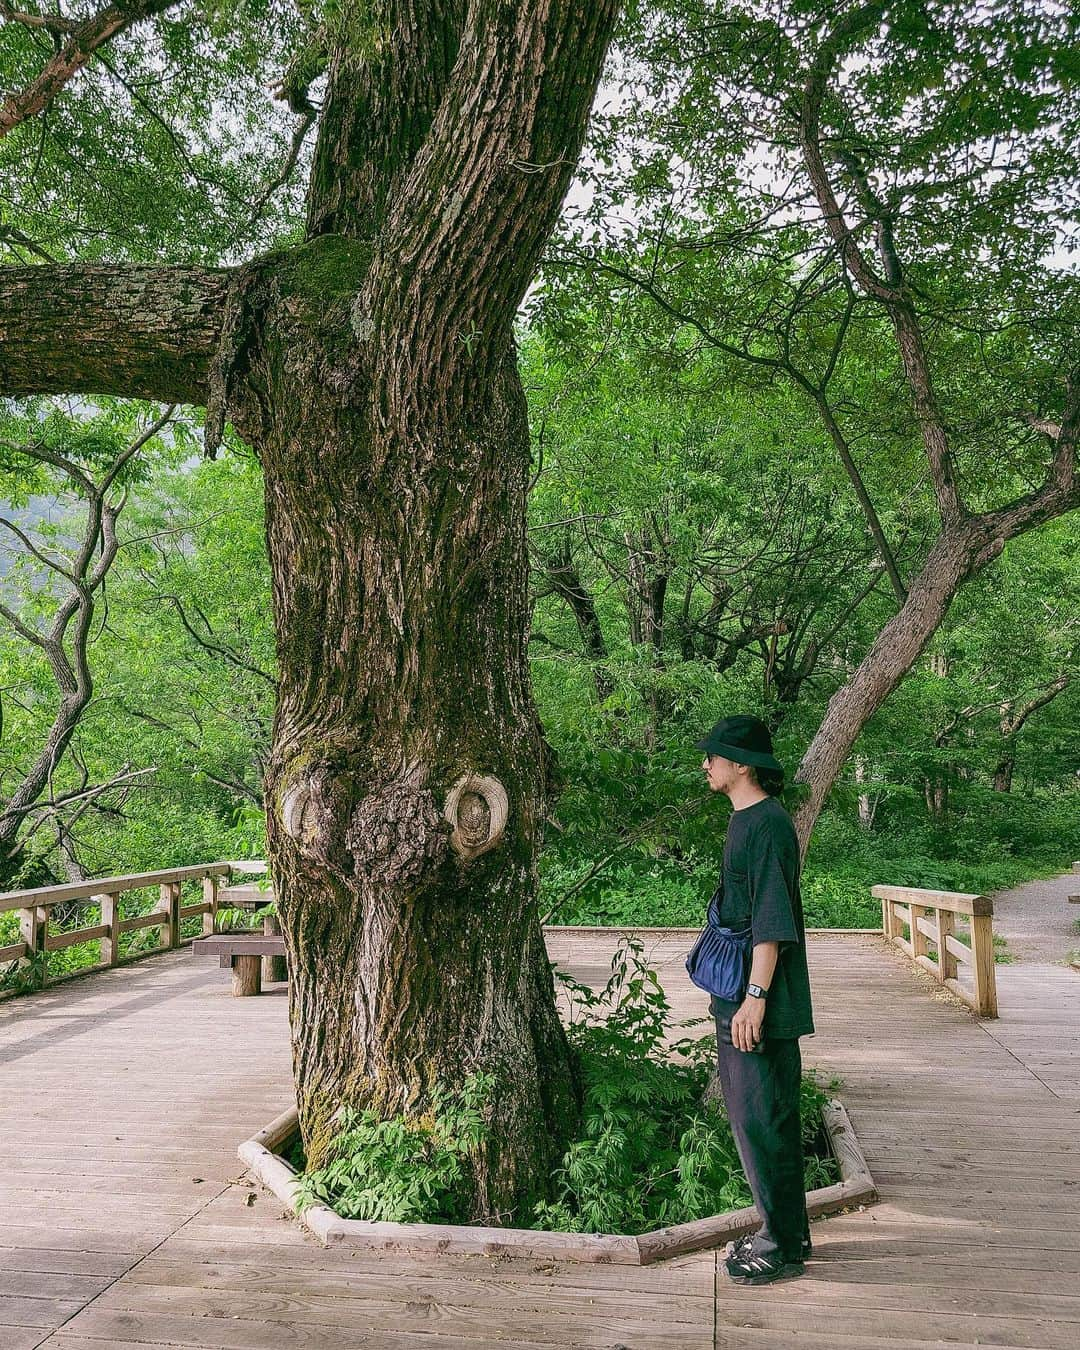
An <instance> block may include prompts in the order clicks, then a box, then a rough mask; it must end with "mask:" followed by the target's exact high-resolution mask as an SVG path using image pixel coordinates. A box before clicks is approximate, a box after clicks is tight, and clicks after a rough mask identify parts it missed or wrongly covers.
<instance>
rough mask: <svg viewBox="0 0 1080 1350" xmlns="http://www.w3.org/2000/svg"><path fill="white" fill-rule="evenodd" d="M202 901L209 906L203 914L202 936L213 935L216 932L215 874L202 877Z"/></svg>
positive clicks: (216, 881)
mask: <svg viewBox="0 0 1080 1350" xmlns="http://www.w3.org/2000/svg"><path fill="white" fill-rule="evenodd" d="M202 892H203V901H204V903H205V904H208V905H209V906H210V908H209V909H208V910H207V911H206V913H205V914H204V915H203V936H204V937H213V935H214V934H215V933H216V932H217V907H218V879H217V877H216V876H207V877H203V883H202Z"/></svg>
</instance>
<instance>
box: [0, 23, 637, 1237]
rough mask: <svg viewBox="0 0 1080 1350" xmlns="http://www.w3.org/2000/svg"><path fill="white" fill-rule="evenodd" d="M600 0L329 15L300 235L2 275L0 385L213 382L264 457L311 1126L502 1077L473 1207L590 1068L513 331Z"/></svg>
mask: <svg viewBox="0 0 1080 1350" xmlns="http://www.w3.org/2000/svg"><path fill="white" fill-rule="evenodd" d="M616 10H617V3H616V0H592V2H591V3H585V2H584V0H544V3H540V4H525V3H523V0H516V2H515V0H472V3H470V4H468V5H466V4H465V3H464V0H458V2H456V3H455V0H445V3H440V0H375V3H373V4H371V5H366V6H363V7H348V6H345V7H342V9H341V10H340V12H339V14H338V17H337V19H336V21H335V24H334V26H333V31H332V32H329V33H328V36H329V37H330V38H331V44H330V45H331V49H332V50H331V54H330V60H329V66H328V70H329V81H328V90H327V96H326V103H325V106H324V112H323V116H322V118H321V125H320V135H319V140H318V144H317V147H316V155H315V166H314V172H313V176H312V181H311V185H310V190H309V210H308V222H309V228H308V233H309V239H308V242H307V243H306V244H304V245H303V246H300V247H298V248H294V249H290V250H284V251H282V252H279V253H276V254H272V255H268V256H267V257H264V258H261V259H257V260H255V261H253V262H252V263H250V264H248V265H245V266H244V267H242V268H239V269H237V270H236V271H234V272H232V273H226V272H213V271H206V270H204V269H194V268H188V269H152V268H149V269H146V268H92V267H72V268H42V269H19V270H17V271H16V270H12V271H7V272H5V273H4V275H3V276H2V277H0V337H3V338H4V339H5V349H4V356H3V361H2V364H0V392H4V393H9V394H22V393H31V392H52V391H59V390H65V391H73V392H86V393H116V394H126V395H135V396H143V397H155V398H156V397H164V396H168V397H169V398H171V399H178V400H179V399H184V400H190V401H196V402H206V404H207V437H208V442H209V444H210V445H211V446H213V444H214V443H215V441H216V440H217V438H218V437H219V436H220V431H221V426H222V422H223V420H224V418H225V417H229V418H230V419H231V420H232V421H233V423H234V425H235V426H236V427H237V429H238V431H239V432H240V433H241V435H243V436H244V437H245V438H247V439H248V440H249V441H250V442H251V443H252V444H253V445H254V446H255V447H256V448H257V449H258V451H259V453H260V456H261V458H262V461H263V466H264V470H265V480H266V496H267V539H268V545H269V551H270V560H271V568H272V578H273V597H274V608H275V623H276V632H277V644H278V660H279V669H280V684H279V698H278V707H277V714H276V720H275V729H274V744H273V750H272V755H271V760H270V764H269V767H268V774H267V817H268V852H269V857H270V860H271V865H272V868H273V872H274V876H275V881H276V885H277V889H278V895H279V899H280V908H281V918H282V928H283V931H284V934H285V939H286V943H287V946H288V950H289V952H290V956H291V963H292V975H293V979H292V984H291V989H290V999H291V1024H292V1028H293V1044H294V1066H295V1076H296V1086H297V1096H298V1104H299V1107H300V1112H301V1127H302V1130H303V1133H304V1138H305V1142H306V1144H307V1148H308V1153H309V1157H310V1159H311V1161H312V1162H313V1163H315V1164H318V1162H319V1161H320V1160H321V1159H322V1158H323V1157H324V1156H325V1151H326V1145H327V1142H328V1137H329V1135H330V1132H331V1130H332V1126H333V1120H334V1116H335V1113H336V1112H337V1110H338V1108H339V1107H340V1106H342V1105H343V1104H344V1103H346V1102H352V1103H354V1104H361V1105H362V1104H369V1105H373V1106H375V1107H376V1108H378V1109H380V1110H383V1111H400V1110H402V1109H405V1110H408V1111H410V1112H414V1113H422V1112H423V1111H424V1110H426V1109H427V1107H429V1105H430V1100H431V1092H432V1089H433V1088H434V1086H435V1085H436V1084H440V1083H441V1084H444V1085H450V1086H453V1085H454V1084H458V1083H460V1082H461V1080H462V1078H463V1077H464V1076H465V1075H466V1074H468V1073H469V1072H470V1071H473V1070H477V1069H485V1070H487V1071H489V1072H491V1073H492V1074H493V1075H494V1077H495V1081H496V1088H495V1094H494V1100H493V1102H492V1104H491V1105H492V1110H493V1113H494V1121H493V1123H494V1127H495V1128H494V1142H493V1143H492V1145H491V1146H490V1148H488V1149H487V1150H486V1151H485V1152H484V1154H483V1156H482V1157H480V1158H479V1159H477V1160H476V1164H475V1173H476V1178H475V1179H476V1189H475V1211H476V1213H477V1215H481V1216H487V1217H489V1218H494V1219H507V1218H511V1217H514V1216H520V1215H521V1213H522V1211H523V1209H524V1208H525V1207H526V1206H527V1202H528V1201H529V1200H530V1198H531V1197H533V1196H534V1195H535V1194H536V1193H537V1192H539V1191H542V1190H544V1189H546V1185H547V1179H548V1176H549V1173H550V1166H551V1164H552V1162H554V1161H555V1160H556V1159H557V1158H558V1156H559V1155H560V1152H561V1150H562V1148H563V1146H564V1144H565V1141H566V1139H567V1136H568V1134H569V1132H570V1131H571V1130H572V1129H573V1127H574V1123H575V1117H576V1112H577V1107H578V1100H579V1094H578V1085H577V1082H576V1079H575V1073H574V1067H573V1065H572V1063H571V1060H570V1056H569V1052H568V1047H567V1044H566V1040H565V1036H564V1034H563V1031H562V1027H561V1025H560V1023H559V1020H558V1016H557V1013H556V1010H555V1003H554V997H553V985H552V976H551V971H550V967H549V965H548V962H547V956H546V951H545V948H544V944H543V937H542V934H541V931H540V926H539V922H538V919H537V912H536V900H535V892H536V868H535V861H536V851H537V847H538V843H539V832H540V823H541V821H542V818H543V811H544V805H545V792H546V786H547V783H548V781H549V779H550V777H551V769H552V766H551V764H550V761H549V758H548V756H547V754H546V750H545V746H544V743H543V739H542V736H541V733H540V729H539V724H538V719H537V715H536V710H535V707H534V705H533V702H532V698H531V692H530V687H529V682H528V667H527V663H526V640H527V631H528V609H527V595H528V589H527V554H526V544H525V500H526V488H527V481H528V469H529V446H528V429H527V422H526V416H525V400H524V394H523V391H522V388H521V385H520V381H519V378H518V374H517V369H516V361H515V353H514V347H513V339H512V322H513V318H514V314H515V312H516V309H517V307H518V305H519V303H520V301H521V299H522V297H523V295H524V293H525V290H526V288H527V286H528V283H529V281H530V280H531V277H532V275H533V272H534V271H535V267H536V263H537V261H538V258H539V254H540V251H541V249H542V247H543V245H544V243H545V242H546V239H547V237H548V235H549V234H550V231H551V229H552V227H553V225H554V223H555V220H556V218H557V215H558V210H559V207H560V205H561V202H562V198H563V196H564V194H565V191H566V188H567V186H568V183H569V180H570V175H571V173H572V170H573V167H574V164H575V163H576V161H577V157H578V155H579V153H580V149H581V143H582V140H583V138H584V132H585V125H586V119H587V115H588V110H589V106H590V104H591V101H592V97H593V94H594V92H595V89H596V85H597V81H598V79H599V75H600V68H601V65H602V62H603V58H604V53H605V50H606V47H607V43H608V40H609V37H610V33H611V29H612V26H613V23H614V17H615V12H616Z"/></svg>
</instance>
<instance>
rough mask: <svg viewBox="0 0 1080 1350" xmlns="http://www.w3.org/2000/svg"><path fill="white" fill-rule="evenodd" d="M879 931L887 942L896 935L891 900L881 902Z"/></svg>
mask: <svg viewBox="0 0 1080 1350" xmlns="http://www.w3.org/2000/svg"><path fill="white" fill-rule="evenodd" d="M881 931H882V932H883V933H884V934H885V937H886V938H887V939H888V941H889V942H891V941H892V940H893V938H894V937H895V936H896V923H895V916H894V914H893V907H892V901H891V900H882V902H881Z"/></svg>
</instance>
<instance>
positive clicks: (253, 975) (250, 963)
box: [232, 956, 262, 998]
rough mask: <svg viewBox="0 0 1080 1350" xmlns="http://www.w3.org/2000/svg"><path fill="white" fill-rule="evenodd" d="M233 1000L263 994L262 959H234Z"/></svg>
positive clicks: (238, 957) (250, 957)
mask: <svg viewBox="0 0 1080 1350" xmlns="http://www.w3.org/2000/svg"><path fill="white" fill-rule="evenodd" d="M232 991H233V998H247V997H248V996H249V995H251V994H260V993H262V958H261V957H259V956H234V957H233V959H232Z"/></svg>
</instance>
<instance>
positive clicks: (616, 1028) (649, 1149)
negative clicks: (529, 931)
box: [300, 939, 837, 1234]
mask: <svg viewBox="0 0 1080 1350" xmlns="http://www.w3.org/2000/svg"><path fill="white" fill-rule="evenodd" d="M556 975H557V978H558V979H559V980H560V982H561V984H562V986H563V989H564V991H565V993H566V996H567V999H568V1002H569V1007H570V1025H569V1029H568V1036H569V1040H570V1045H571V1050H572V1053H573V1054H574V1055H575V1056H576V1058H577V1061H578V1066H579V1069H580V1072H581V1077H582V1081H583V1083H584V1088H585V1099H584V1110H583V1114H582V1123H581V1130H580V1132H579V1135H578V1137H577V1138H576V1139H575V1140H573V1142H572V1143H571V1144H570V1146H569V1148H568V1149H567V1151H566V1153H565V1155H564V1156H563V1159H562V1162H561V1163H560V1165H559V1166H558V1167H557V1168H556V1170H555V1173H554V1175H553V1177H552V1179H551V1194H550V1196H549V1198H547V1199H545V1200H543V1201H541V1202H539V1203H538V1204H537V1205H536V1206H535V1209H534V1211H533V1213H532V1215H531V1216H529V1217H528V1219H527V1220H526V1223H525V1226H528V1227H534V1228H546V1229H555V1230H560V1231H563V1232H584V1233H595V1232H607V1233H629V1234H633V1233H642V1232H647V1231H649V1230H650V1229H654V1228H660V1227H664V1226H666V1225H669V1224H675V1223H684V1222H687V1221H689V1220H692V1219H698V1218H703V1217H705V1216H707V1215H709V1214H717V1213H722V1212H723V1211H724V1210H727V1209H737V1208H741V1207H743V1206H744V1205H748V1204H750V1203H751V1197H750V1191H749V1188H748V1186H747V1183H746V1179H745V1176H744V1175H743V1172H742V1167H741V1165H740V1163H739V1159H738V1154H737V1152H736V1148H735V1143H734V1139H733V1138H732V1134H731V1128H730V1125H729V1124H728V1120H727V1117H726V1114H725V1112H724V1110H723V1106H722V1105H721V1104H720V1103H719V1101H717V1100H715V1099H709V1100H706V1088H707V1086H708V1083H709V1078H710V1074H711V1069H712V1064H713V1058H714V1053H715V1042H714V1040H713V1038H712V1037H711V1036H698V1037H688V1036H684V1037H682V1038H681V1039H679V1040H676V1041H675V1042H674V1043H669V1040H670V1038H669V1033H670V1032H671V1031H672V1030H685V1029H688V1028H691V1027H693V1026H696V1025H700V1024H701V1022H702V1021H704V1020H705V1019H704V1018H696V1019H691V1020H689V1021H687V1022H682V1023H679V1024H673V1023H672V1018H671V1009H670V1005H669V1004H668V1001H667V997H666V995H665V994H664V990H663V988H662V986H661V984H660V981H659V979H658V978H657V975H656V971H655V970H653V969H652V968H650V967H649V965H648V963H647V962H646V961H645V959H644V957H643V955H642V945H641V943H640V942H638V941H636V940H633V939H627V940H624V941H623V943H622V944H621V945H620V947H619V949H618V950H617V951H616V953H615V956H614V957H613V959H612V968H611V976H610V978H609V979H608V981H607V984H606V985H605V987H604V988H603V989H602V990H600V991H598V992H595V991H593V990H592V989H590V988H588V986H586V985H583V984H580V983H578V982H577V981H576V980H574V979H573V978H572V977H570V976H569V975H567V974H564V973H563V972H560V971H558V970H556ZM829 1086H830V1088H831V1087H834V1086H836V1084H835V1082H833V1083H830V1085H829ZM492 1087H493V1080H492V1079H491V1078H490V1077H487V1076H486V1075H484V1074H475V1075H473V1076H472V1077H470V1078H467V1079H466V1080H465V1082H464V1084H463V1085H462V1087H461V1088H460V1089H458V1090H457V1091H449V1090H443V1091H441V1092H439V1093H438V1094H437V1095H436V1097H435V1100H434V1101H433V1103H432V1110H431V1111H430V1113H429V1114H428V1115H426V1116H423V1117H420V1118H418V1119H414V1120H410V1119H405V1118H402V1117H395V1118H392V1119H390V1120H382V1119H380V1118H379V1117H378V1116H376V1115H375V1113H374V1112H372V1111H361V1112H354V1111H350V1110H346V1111H344V1112H343V1113H342V1118H341V1130H340V1133H339V1134H338V1136H337V1137H336V1139H335V1141H334V1143H333V1145H332V1155H331V1160H330V1162H328V1163H327V1165H326V1166H325V1167H324V1168H322V1169H321V1170H319V1171H317V1172H313V1173H307V1174H305V1175H304V1176H303V1177H302V1178H301V1182H300V1200H301V1204H302V1206H307V1205H310V1204H312V1203H314V1202H316V1201H319V1202H322V1203H325V1204H328V1205H330V1206H331V1207H333V1208H334V1209H335V1210H336V1211H337V1212H338V1213H339V1214H341V1215H343V1216H344V1217H347V1218H362V1219H381V1220H397V1221H399V1222H430V1223H436V1222H444V1223H463V1222H468V1221H469V1220H470V1218H472V1219H475V1218H476V1217H477V1216H476V1215H475V1214H474V1213H472V1212H471V1211H472V1208H473V1204H472V1195H473V1188H472V1186H471V1183H470V1175H471V1164H472V1161H473V1159H474V1158H475V1157H476V1155H477V1153H478V1151H479V1150H480V1149H482V1148H483V1147H484V1145H485V1144H486V1143H487V1142H488V1140H489V1139H490V1137H491V1129H492V1126H491V1122H490V1112H489V1111H488V1110H487V1102H488V1101H489V1099H490V1093H491V1089H492ZM827 1095H828V1094H827V1092H826V1091H825V1089H824V1088H823V1087H822V1086H821V1085H820V1084H819V1083H818V1082H817V1081H816V1079H815V1078H814V1076H813V1075H810V1076H808V1077H807V1078H806V1079H804V1082H803V1087H802V1107H803V1136H804V1145H805V1146H806V1148H807V1166H806V1184H807V1186H808V1187H815V1186H821V1185H828V1184H829V1183H830V1182H831V1181H833V1180H836V1178H837V1169H836V1164H835V1162H834V1161H833V1159H832V1158H831V1156H829V1157H823V1156H820V1144H821V1143H822V1134H823V1131H822V1124H821V1104H822V1102H823V1101H824V1100H825V1099H826V1097H827ZM518 1222H519V1223H520V1222H521V1220H520V1219H519V1220H518Z"/></svg>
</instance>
